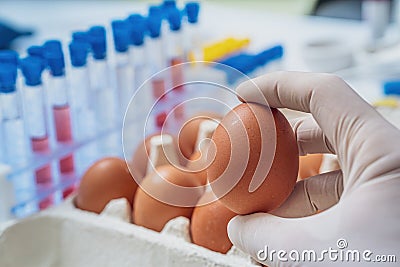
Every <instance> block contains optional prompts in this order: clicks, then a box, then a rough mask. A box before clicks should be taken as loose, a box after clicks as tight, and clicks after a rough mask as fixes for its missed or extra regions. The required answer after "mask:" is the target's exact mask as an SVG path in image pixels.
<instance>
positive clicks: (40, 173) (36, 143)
mask: <svg viewBox="0 0 400 267" xmlns="http://www.w3.org/2000/svg"><path fill="white" fill-rule="evenodd" d="M31 147H32V151H33V152H38V153H46V152H49V150H50V146H49V138H48V137H47V136H45V137H43V138H31ZM35 180H36V184H37V185H38V186H39V188H43V187H51V186H52V185H53V179H52V172H51V165H50V164H47V165H45V166H43V167H40V168H39V169H37V170H35ZM53 203H54V199H53V195H49V196H48V197H46V198H45V199H43V200H41V201H40V202H39V208H40V210H43V209H46V208H48V207H49V206H51V205H52V204H53Z"/></svg>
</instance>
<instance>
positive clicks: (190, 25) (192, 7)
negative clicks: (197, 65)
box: [184, 2, 201, 61]
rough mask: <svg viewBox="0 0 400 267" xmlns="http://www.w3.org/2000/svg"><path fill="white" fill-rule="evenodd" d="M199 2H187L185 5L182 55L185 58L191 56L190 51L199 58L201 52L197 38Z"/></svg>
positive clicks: (188, 58) (187, 58)
mask: <svg viewBox="0 0 400 267" xmlns="http://www.w3.org/2000/svg"><path fill="white" fill-rule="evenodd" d="M199 11H200V4H199V3H198V2H187V3H186V5H185V12H186V18H187V23H186V25H185V27H184V30H185V39H186V40H185V42H184V45H185V47H184V55H185V58H186V60H188V61H189V60H190V59H191V58H193V56H191V53H194V54H195V58H199V56H198V54H199V53H201V47H200V40H199V27H198V18H199Z"/></svg>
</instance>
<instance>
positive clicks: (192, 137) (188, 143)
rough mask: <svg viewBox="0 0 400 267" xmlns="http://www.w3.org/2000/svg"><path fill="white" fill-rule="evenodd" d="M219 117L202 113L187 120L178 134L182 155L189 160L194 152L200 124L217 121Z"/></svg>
mask: <svg viewBox="0 0 400 267" xmlns="http://www.w3.org/2000/svg"><path fill="white" fill-rule="evenodd" d="M219 119H220V116H219V115H217V114H215V113H211V112H209V113H207V112H202V113H199V114H197V115H195V116H193V117H191V118H190V119H188V120H187V121H186V122H185V123H184V124H183V126H182V127H181V129H180V131H179V133H178V142H179V147H180V149H181V151H182V153H183V155H184V156H185V157H186V158H187V159H189V158H190V156H191V155H192V154H193V152H194V151H195V150H196V143H197V137H198V133H199V129H200V124H201V123H202V122H204V121H206V120H219Z"/></svg>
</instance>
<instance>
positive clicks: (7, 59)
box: [0, 50, 19, 65]
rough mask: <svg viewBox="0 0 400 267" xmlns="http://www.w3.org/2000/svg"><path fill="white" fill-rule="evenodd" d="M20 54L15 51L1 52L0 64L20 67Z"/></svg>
mask: <svg viewBox="0 0 400 267" xmlns="http://www.w3.org/2000/svg"><path fill="white" fill-rule="evenodd" d="M18 59H19V56H18V53H17V52H16V51H14V50H1V51H0V63H4V64H13V65H18Z"/></svg>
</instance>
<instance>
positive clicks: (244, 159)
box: [207, 103, 299, 214]
mask: <svg viewBox="0 0 400 267" xmlns="http://www.w3.org/2000/svg"><path fill="white" fill-rule="evenodd" d="M261 136H262V138H261ZM275 137H276V138H275ZM212 140H213V141H214V143H215V147H214V150H213V151H212V153H210V150H211V149H210V150H209V152H208V157H213V158H212V159H210V160H211V161H212V163H211V165H210V166H209V168H208V169H207V176H208V179H209V182H210V183H211V188H212V190H213V192H214V193H215V195H216V196H217V197H218V198H219V199H220V201H221V202H222V203H223V204H224V205H225V206H227V207H228V208H229V209H231V210H232V211H233V212H235V213H237V214H251V213H255V212H269V211H271V210H273V209H275V208H277V207H279V206H280V205H281V204H282V203H283V202H284V201H285V200H286V198H287V197H288V196H289V194H290V193H291V192H292V190H293V188H294V185H295V183H296V179H297V173H298V167H299V155H298V148H297V142H296V139H295V135H294V133H293V130H292V128H291V126H290V124H289V122H288V121H287V120H286V118H285V117H284V115H283V114H282V113H281V112H280V111H279V110H277V109H274V108H271V110H270V109H269V107H265V106H262V105H259V104H251V103H245V104H241V105H239V106H237V107H235V108H234V109H233V110H232V111H230V112H229V113H228V114H227V115H226V116H225V117H224V118H223V119H222V121H221V123H220V124H219V126H218V127H217V129H216V130H215V132H214V135H213V137H212ZM259 163H260V165H259V166H257V165H258V164H259ZM260 166H261V167H260ZM256 168H258V170H257V175H256V176H257V177H258V178H261V179H259V180H260V181H262V183H261V185H259V186H258V187H256V189H254V188H253V190H250V183H251V181H252V179H253V177H254V174H255V170H256Z"/></svg>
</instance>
